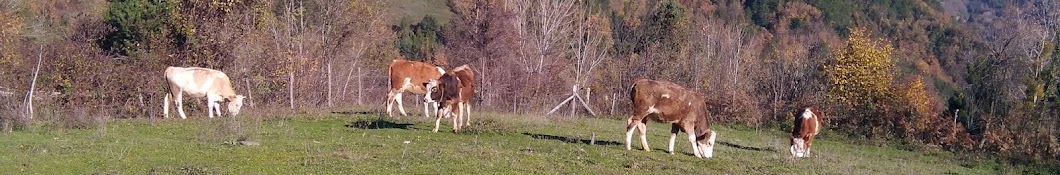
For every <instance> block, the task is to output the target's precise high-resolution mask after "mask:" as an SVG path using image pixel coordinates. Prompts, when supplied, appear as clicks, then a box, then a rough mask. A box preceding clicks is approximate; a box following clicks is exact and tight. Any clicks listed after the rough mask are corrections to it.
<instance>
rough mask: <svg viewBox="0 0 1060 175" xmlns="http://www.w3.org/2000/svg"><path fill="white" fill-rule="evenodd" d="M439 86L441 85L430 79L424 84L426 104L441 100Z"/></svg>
mask: <svg viewBox="0 0 1060 175" xmlns="http://www.w3.org/2000/svg"><path fill="white" fill-rule="evenodd" d="M439 84H441V83H440V82H439V81H438V80H436V79H430V80H427V83H423V89H425V91H426V92H427V93H426V94H424V95H423V101H424V102H436V100H438V99H441V96H442V93H440V91H441V88H439Z"/></svg>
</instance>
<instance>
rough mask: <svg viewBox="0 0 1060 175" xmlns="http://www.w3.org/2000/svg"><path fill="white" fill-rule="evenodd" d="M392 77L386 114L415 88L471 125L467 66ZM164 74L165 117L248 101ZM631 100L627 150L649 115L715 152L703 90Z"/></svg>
mask: <svg viewBox="0 0 1060 175" xmlns="http://www.w3.org/2000/svg"><path fill="white" fill-rule="evenodd" d="M388 76H389V80H390V84H389V85H390V90H389V92H388V93H387V99H386V110H387V115H390V116H393V107H394V105H395V104H397V108H398V111H399V112H401V115H407V114H406V113H405V108H404V107H403V106H402V99H401V97H402V94H404V93H405V92H411V93H413V94H415V95H423V99H424V100H423V110H424V112H423V114H424V115H425V116H426V117H430V109H429V107H434V109H435V112H434V113H435V116H436V117H437V119H436V120H435V122H434V129H433V130H432V131H433V132H438V127H439V125H440V124H441V120H442V118H453V131H454V132H458V131H460V129H461V128H462V127H463V126H467V125H468V124H470V118H471V99H472V98H473V97H474V95H475V73H474V71H473V70H472V69H471V68H470V67H468V66H467V65H462V66H459V67H456V68H453V69H451V70H448V71H446V70H445V69H443V68H441V67H438V66H435V65H433V64H429V63H424V62H416V61H407V60H394V61H392V62H391V63H390V66H389V69H388ZM165 77H166V80H167V82H169V91H167V92H166V95H165V102H164V104H163V105H164V106H163V117H165V118H168V117H169V106H170V105H169V102H170V100H172V101H173V103H174V105H175V106H176V108H177V112H178V113H179V114H180V118H182V119H184V118H187V116H185V115H184V108H183V107H182V106H183V105H182V104H183V103H182V100H183V94H185V93H187V94H188V95H190V96H193V97H196V98H202V97H206V103H207V104H206V106H207V111H208V113H209V114H208V116H209V117H210V118H213V116H214V113H215V112H216V113H217V115H218V116H220V115H221V103H222V102H225V103H227V104H228V112H229V113H231V116H235V115H237V114H239V110H240V108H241V107H242V106H243V100H244V99H245V97H244V96H242V95H237V94H236V93H235V91H234V90H233V87H232V83H231V81H229V78H228V76H227V75H225V73H224V72H221V71H217V70H213V69H208V68H199V67H187V68H184V67H168V68H166V70H165ZM630 99H631V100H632V108H633V113H632V115H631V116H630V117H629V119H627V120H626V124H627V125H626V130H627V131H626V140H625V143H626V150H632V142H633V133H634V131H639V132H638V133H639V134H640V142H641V148H643V149H644V150H645V151H649V150H650V149H649V148H648V140H647V136H646V134H647V130H648V128H647V125H646V122H647V120H645V118H650V119H651V120H655V121H657V122H663V123H670V124H672V126H671V129H670V143H669V148H668V149H667V150H668V151H669V153H670V154H674V142H675V141H676V138H677V134H678V133H679V132H684V133H686V134H687V135H688V141H689V143H690V144H691V145H692V150H693V151H692V152H693V155H695V156H696V157H700V158H709V157H713V152H714V142H715V140H716V139H717V137H718V132H716V131H713V130H711V129H710V121H709V120H708V116H707V109H706V100H705V99H704V97H703V95H702V94H700V93H699V92H696V91H694V90H690V89H687V88H685V87H683V86H681V85H678V84H675V83H671V82H667V81H656V80H648V79H639V80H636V81H635V82H634V83H633V86H632V87H630ZM454 110H455V111H454ZM651 114H655V115H651ZM819 116H820V114H819V113H818V112H817V111H816V110H814V109H812V108H805V109H804V110H802V111H801V114H800V115H799V116H797V117H795V125H794V127H793V129H792V132H791V133H792V135H791V137H790V138H789V141H791V147H790V151H791V155H792V156H794V157H807V156H809V154H810V146H811V145H812V144H813V138H814V136H815V135H817V133H818V132H820V126H821V118H820V117H819Z"/></svg>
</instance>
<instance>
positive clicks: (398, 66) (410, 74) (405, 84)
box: [386, 59, 445, 117]
mask: <svg viewBox="0 0 1060 175" xmlns="http://www.w3.org/2000/svg"><path fill="white" fill-rule="evenodd" d="M442 74H445V69H442V68H441V67H438V66H434V65H432V64H428V63H424V62H416V61H407V60H400V59H398V60H393V61H391V62H390V68H389V73H388V76H389V78H390V92H389V93H387V94H386V113H387V115H389V116H391V117H393V116H394V113H393V109H394V108H393V106H394V103H397V106H398V111H400V112H401V115H407V114H406V113H405V107H404V106H403V105H402V104H401V94H404V93H405V92H406V91H408V92H412V93H413V94H425V93H426V91H427V89H426V87H424V86H423V85H424V84H425V83H427V82H428V81H429V80H433V79H438V77H441V76H442ZM428 104H434V106H435V107H437V106H438V103H437V102H435V101H434V100H433V99H431V98H425V99H423V115H424V116H426V117H430V114H429V113H428V112H429V110H428V108H427V105H428Z"/></svg>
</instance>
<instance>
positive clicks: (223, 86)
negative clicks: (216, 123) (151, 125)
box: [162, 67, 245, 119]
mask: <svg viewBox="0 0 1060 175" xmlns="http://www.w3.org/2000/svg"><path fill="white" fill-rule="evenodd" d="M165 77H166V81H167V82H169V92H166V97H165V102H164V103H163V105H162V113H163V118H168V117H169V101H170V99H172V100H173V103H174V104H175V105H176V106H177V112H178V113H179V114H180V118H181V119H187V118H188V117H187V116H186V115H184V105H183V99H184V93H188V95H190V96H193V97H196V98H202V97H206V111H209V112H208V113H209V115H208V116H209V117H210V118H213V115H214V112H217V115H218V116H220V115H221V104H220V102H222V101H227V102H228V112H229V113H231V114H232V116H236V115H238V114H239V110H240V108H242V107H243V99H244V98H245V97H243V96H242V95H238V94H236V92H235V90H233V88H232V82H231V81H230V80H229V79H228V75H225V73H224V72H221V71H217V70H213V69H207V68H200V67H186V68H185V67H168V68H166V71H165Z"/></svg>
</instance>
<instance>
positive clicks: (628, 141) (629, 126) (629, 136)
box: [626, 117, 640, 150]
mask: <svg viewBox="0 0 1060 175" xmlns="http://www.w3.org/2000/svg"><path fill="white" fill-rule="evenodd" d="M634 122H637V123H639V122H640V121H635V120H633V117H630V121H627V123H629V124H627V125H626V130H629V131H626V150H633V146H632V145H633V131H635V130H636V129H637V124H636V123H634Z"/></svg>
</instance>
